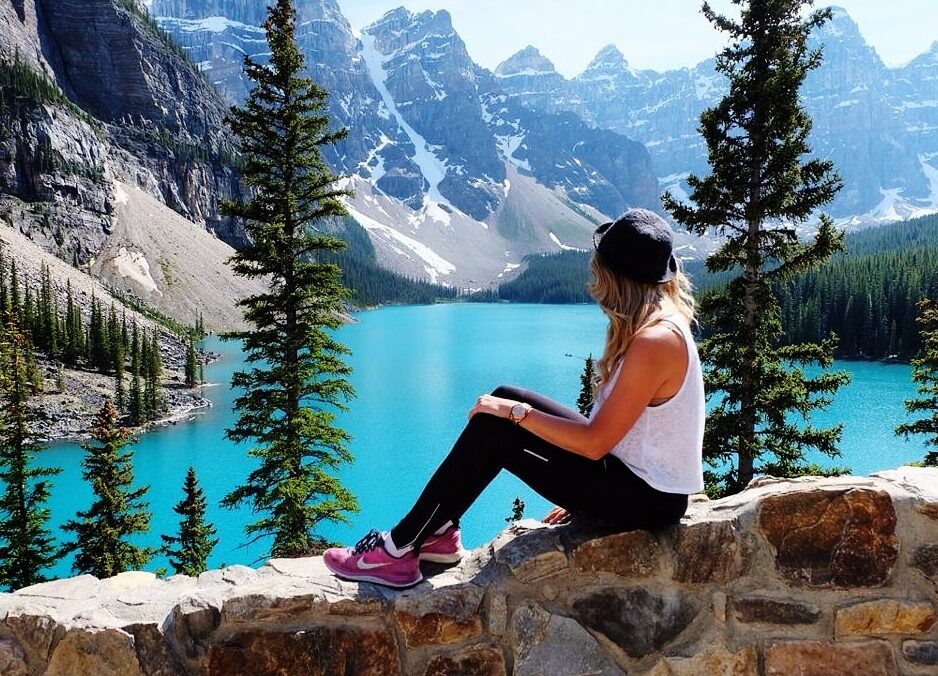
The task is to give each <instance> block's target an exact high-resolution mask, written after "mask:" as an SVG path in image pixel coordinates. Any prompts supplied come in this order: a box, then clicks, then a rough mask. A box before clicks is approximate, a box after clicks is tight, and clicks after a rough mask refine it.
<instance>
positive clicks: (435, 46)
mask: <svg viewBox="0 0 938 676" xmlns="http://www.w3.org/2000/svg"><path fill="white" fill-rule="evenodd" d="M297 10H298V15H297V21H298V26H297V33H298V42H299V44H300V47H301V49H302V50H303V52H304V54H305V56H306V61H307V64H308V67H309V72H310V75H311V76H312V77H313V79H315V80H316V81H317V82H319V83H321V84H322V85H324V86H325V87H326V88H327V89H328V90H329V91H331V92H332V97H331V101H330V112H331V114H332V115H333V116H334V118H335V119H336V122H337V124H341V125H343V126H347V127H349V129H350V134H349V139H348V140H347V141H345V142H344V143H343V144H342V145H341V146H339V147H338V148H337V150H336V152H335V153H334V155H331V156H330V157H329V159H330V161H331V163H332V166H333V167H334V168H335V169H336V170H337V171H341V172H343V173H345V174H346V175H349V176H350V179H349V180H350V183H351V186H352V187H353V188H354V189H355V190H356V193H357V196H356V198H355V199H354V200H353V201H352V202H351V205H350V206H351V209H352V211H353V215H354V216H355V218H356V219H357V220H358V221H359V222H360V223H361V224H362V225H363V226H364V227H366V228H367V229H368V230H369V232H370V234H371V237H372V239H373V241H374V242H375V243H376V245H377V247H378V255H379V260H380V261H381V262H382V263H383V264H385V265H387V266H389V267H391V268H392V269H395V270H398V271H401V272H405V273H407V274H411V275H416V276H420V277H424V278H430V279H435V280H437V281H441V282H445V283H448V284H452V285H456V286H463V287H476V286H483V285H486V284H488V283H491V282H492V281H493V280H496V279H498V278H499V276H500V275H504V274H508V273H510V271H511V270H513V269H515V268H517V267H518V266H519V264H520V263H521V261H522V258H523V257H524V256H525V255H526V254H529V253H535V252H548V251H558V250H561V249H562V248H564V247H571V246H572V247H585V246H587V245H588V243H589V235H590V233H591V232H592V230H593V229H594V228H595V224H596V223H597V222H599V221H600V220H601V219H605V218H606V217H607V215H610V214H618V213H619V212H621V211H622V210H624V209H625V208H626V207H628V206H648V207H651V208H658V185H657V180H656V178H655V174H654V171H653V170H652V165H651V159H650V156H649V155H648V153H647V152H646V151H645V149H644V148H643V147H642V145H641V144H639V143H635V142H633V141H630V140H629V139H628V138H625V137H624V136H622V135H620V134H618V133H614V132H610V131H608V130H600V129H594V128H591V127H589V126H588V125H586V124H584V122H583V121H582V120H581V119H580V118H579V117H577V116H576V115H574V114H570V113H569V112H565V111H558V114H556V115H543V114H540V113H535V112H532V111H531V109H530V108H526V107H524V106H521V105H519V104H517V103H516V102H513V101H509V100H508V98H507V97H506V95H505V92H504V90H503V88H502V82H503V78H502V77H499V76H497V75H495V74H492V73H490V72H489V71H487V70H485V69H483V68H480V67H479V66H478V65H477V64H475V63H474V62H473V61H472V59H471V58H470V57H469V54H468V52H467V50H466V45H465V43H464V42H463V41H462V39H461V38H460V37H459V35H458V33H457V32H456V31H455V30H454V28H453V25H452V20H451V17H450V15H449V13H448V12H445V11H440V12H421V13H412V12H409V11H407V10H405V9H402V8H401V9H396V10H393V11H391V12H388V13H387V14H385V15H384V16H383V17H382V18H381V19H379V20H378V21H376V22H375V23H373V24H372V25H371V26H369V27H367V28H366V29H364V31H363V32H362V35H361V37H360V38H356V37H355V36H354V35H353V34H352V30H351V27H350V26H349V23H348V21H347V20H346V19H345V18H344V17H343V16H342V14H341V12H340V10H339V7H338V5H337V4H336V2H335V0H309V1H306V2H300V3H297ZM150 11H151V13H152V15H153V16H154V17H155V18H156V20H157V21H158V22H159V24H160V25H161V26H162V27H163V28H164V29H166V30H167V31H168V32H169V33H171V34H172V35H173V37H174V38H175V39H176V40H177V41H178V42H179V43H180V44H182V45H183V47H184V48H185V49H186V50H187V52H188V53H189V55H190V56H191V58H192V59H193V60H194V61H196V62H198V63H199V65H200V67H201V68H202V70H203V72H204V73H206V75H207V76H208V77H209V78H210V79H211V80H212V81H213V82H215V83H216V85H217V86H218V87H219V88H220V90H221V91H222V92H224V94H225V96H226V97H228V99H229V100H231V101H232V102H239V101H241V100H242V99H243V98H244V96H245V94H246V87H247V83H245V82H243V80H242V79H241V77H240V75H238V74H237V69H236V68H234V69H233V66H232V64H233V62H238V64H240V60H241V55H242V54H243V53H247V54H250V55H252V56H253V57H254V58H257V59H259V60H263V59H264V57H265V56H266V53H265V52H266V46H265V44H264V42H263V34H262V33H260V32H259V29H258V27H257V26H258V24H259V23H260V21H261V20H262V16H260V15H259V13H257V12H256V11H255V9H254V6H253V5H251V4H249V3H244V2H238V1H236V0H209V1H205V0H153V2H152V4H151V6H150ZM519 69H520V70H523V66H519ZM513 177H514V178H513Z"/></svg>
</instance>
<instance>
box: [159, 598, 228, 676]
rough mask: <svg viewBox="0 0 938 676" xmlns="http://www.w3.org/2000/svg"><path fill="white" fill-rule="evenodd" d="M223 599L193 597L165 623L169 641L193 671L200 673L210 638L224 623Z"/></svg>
mask: <svg viewBox="0 0 938 676" xmlns="http://www.w3.org/2000/svg"><path fill="white" fill-rule="evenodd" d="M221 606H222V603H221V600H219V599H216V598H213V597H211V596H199V595H197V596H193V597H190V598H187V599H185V600H183V601H182V602H181V603H179V604H178V605H176V606H175V607H174V608H173V609H172V611H170V613H169V617H168V618H167V620H166V622H165V624H164V632H165V640H166V642H167V643H169V644H170V645H171V646H173V648H174V652H175V653H176V654H177V655H179V656H180V658H181V659H182V660H183V661H184V663H185V666H186V667H187V668H188V669H189V670H190V671H192V672H196V673H198V672H199V671H201V669H200V667H201V666H202V665H203V663H204V661H205V659H206V656H207V654H208V645H207V644H208V638H209V636H211V635H212V633H214V632H215V630H216V629H218V626H219V624H221Z"/></svg>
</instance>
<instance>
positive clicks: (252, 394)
mask: <svg viewBox="0 0 938 676" xmlns="http://www.w3.org/2000/svg"><path fill="white" fill-rule="evenodd" d="M263 26H264V29H265V31H266V33H267V44H268V47H269V49H270V52H271V56H270V60H269V63H267V64H259V63H257V62H255V61H254V60H252V59H251V58H250V57H246V58H245V60H244V63H245V71H246V73H247V76H248V77H249V78H250V79H251V80H253V81H254V83H255V86H254V88H253V89H252V91H251V93H250V95H249V97H248V100H247V102H246V103H245V105H244V107H242V108H232V109H231V111H230V113H229V115H228V117H227V121H228V123H229V124H230V126H231V128H232V129H233V131H234V133H235V134H236V135H237V136H238V137H239V139H240V141H241V149H242V152H243V155H244V158H245V164H244V169H243V172H242V177H243V179H244V181H245V182H246V183H247V184H248V185H249V186H250V187H251V188H252V191H253V199H252V200H251V201H249V202H245V203H231V202H228V203H226V204H225V205H224V210H225V213H227V214H228V215H231V216H236V217H240V218H243V219H244V220H245V222H246V224H247V225H246V228H247V231H248V234H249V236H250V240H251V243H250V244H249V245H248V246H246V247H244V248H242V249H241V250H239V251H238V252H237V253H236V254H235V255H234V256H233V258H232V265H233V268H234V271H235V272H236V273H237V274H238V275H242V276H245V277H248V278H251V279H267V280H270V282H271V283H270V287H269V290H268V291H267V292H265V293H260V294H257V295H254V296H251V297H249V298H246V299H244V300H242V301H240V303H239V305H240V306H241V307H242V308H244V311H245V314H244V316H245V319H246V320H247V321H248V322H249V323H250V324H251V325H253V328H252V329H250V330H247V331H243V332H239V333H233V334H229V335H228V336H227V338H229V339H238V340H241V341H243V344H244V349H245V352H246V353H247V359H248V363H249V364H250V363H257V362H258V361H263V363H264V364H265V366H264V368H257V367H253V368H250V369H248V370H245V371H240V372H238V373H236V374H235V375H234V377H233V379H232V385H233V386H234V387H235V388H237V389H239V390H241V391H242V392H243V393H244V394H242V395H241V396H240V397H238V399H237V400H236V402H235V405H236V407H237V408H238V410H239V412H240V417H239V419H238V421H237V422H236V424H235V425H234V427H232V428H230V429H228V430H227V436H228V438H230V439H232V440H234V441H247V440H252V441H253V442H254V443H255V445H254V447H253V448H252V449H251V450H250V451H249V454H250V455H251V456H252V457H254V458H257V459H258V466H257V468H256V469H255V470H254V471H252V472H251V473H250V475H249V476H248V477H247V481H246V483H244V484H243V485H241V486H239V487H237V488H235V489H234V490H233V491H232V492H230V493H229V494H228V495H227V496H226V497H225V498H224V501H223V505H225V506H226V507H230V508H234V507H237V506H239V505H241V504H243V503H249V504H250V506H251V508H252V509H253V511H254V512H255V513H257V514H259V515H260V517H259V518H258V520H256V521H254V522H253V523H251V524H249V525H248V526H247V527H246V531H247V534H248V536H249V537H251V538H252V541H255V540H259V539H262V538H265V537H268V536H270V537H272V538H273V543H272V547H271V553H272V555H273V556H300V555H305V554H309V553H315V552H317V551H321V550H322V549H323V548H324V547H325V546H328V543H327V542H326V541H325V540H324V538H323V537H322V536H321V535H319V534H318V533H317V528H318V527H319V525H320V524H321V523H323V522H345V521H347V520H348V517H347V514H348V513H349V512H352V511H357V509H358V504H357V501H356V500H355V498H354V496H353V495H352V494H351V493H350V492H349V491H348V490H347V489H346V488H345V487H344V486H342V485H341V483H340V482H339V480H338V478H337V477H336V476H335V474H334V472H335V471H336V470H338V468H339V466H340V465H341V464H342V463H346V462H350V461H351V459H352V458H351V454H350V453H349V451H348V449H347V442H348V439H349V436H348V434H347V433H346V432H345V431H343V430H342V429H340V428H338V427H337V426H336V425H335V411H336V410H337V409H344V408H345V402H347V401H348V400H349V399H350V398H351V397H352V396H353V390H352V387H351V385H350V384H349V382H348V380H347V376H348V375H349V373H350V371H351V370H350V368H349V367H348V366H347V365H346V364H345V363H344V362H343V361H342V359H341V357H342V355H345V354H348V349H347V348H346V347H344V346H343V345H341V344H340V343H339V342H337V341H336V340H335V339H334V338H333V336H332V335H331V334H330V333H329V331H330V330H335V329H338V328H339V326H340V325H341V314H342V299H343V298H345V297H347V296H348V291H347V289H345V288H344V287H343V286H342V284H341V281H340V275H341V271H340V270H339V268H338V266H336V265H335V264H334V263H331V262H326V261H323V260H322V257H323V256H324V255H325V254H330V253H334V252H337V251H340V250H341V249H342V248H343V247H344V243H343V242H342V241H341V240H339V239H337V238H335V237H332V236H329V235H325V234H322V231H321V229H320V228H319V227H317V226H319V225H320V224H322V223H324V222H326V221H328V220H330V219H337V218H340V217H343V216H345V215H346V213H347V212H346V210H345V208H344V206H343V205H342V203H341V201H340V198H342V197H343V196H345V195H347V194H348V192H347V191H345V190H342V189H339V188H338V186H337V178H336V177H335V176H334V175H332V173H331V172H330V171H329V168H328V167H327V166H326V164H325V162H324V161H323V159H322V156H321V154H320V148H321V147H323V146H330V145H332V144H334V143H335V142H337V141H339V140H341V139H343V138H345V136H346V135H347V131H346V130H342V131H339V132H330V131H328V126H329V124H330V120H329V117H328V114H327V113H326V104H327V98H328V93H327V92H326V91H325V90H323V89H322V88H321V87H319V86H318V85H316V84H315V83H313V82H312V81H310V80H309V79H307V78H305V77H303V76H302V73H303V71H304V69H305V66H304V62H303V56H302V54H301V52H300V51H299V49H298V48H297V45H296V36H295V30H296V14H295V10H294V7H293V3H292V2H291V1H290V0H278V1H277V2H276V3H275V4H273V5H272V6H271V7H270V9H269V13H268V16H267V20H266V21H265V22H264V24H263Z"/></svg>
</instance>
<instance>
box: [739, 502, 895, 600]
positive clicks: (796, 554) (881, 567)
mask: <svg viewBox="0 0 938 676" xmlns="http://www.w3.org/2000/svg"><path fill="white" fill-rule="evenodd" d="M758 525H759V529H760V530H761V532H762V533H763V535H765V537H766V538H767V539H768V541H769V542H771V543H772V545H773V546H774V547H775V550H776V558H775V564H776V569H777V570H778V572H779V573H780V574H781V575H782V576H783V577H784V578H786V579H788V580H790V581H793V582H801V583H805V584H808V585H811V586H827V585H834V586H838V587H869V586H879V585H882V584H884V583H885V582H886V581H887V580H888V579H889V576H890V575H891V573H892V570H893V567H894V565H895V563H896V559H897V558H898V556H899V538H898V537H897V536H896V534H895V530H896V510H895V507H894V506H893V504H892V500H891V499H890V497H889V494H888V493H886V492H885V491H877V490H870V489H865V488H854V489H850V490H846V491H844V490H823V489H812V490H799V491H794V492H790V493H783V494H780V495H771V496H768V497H766V498H764V499H763V501H762V504H761V506H760V509H759V524H758Z"/></svg>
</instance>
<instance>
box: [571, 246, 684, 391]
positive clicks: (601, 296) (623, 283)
mask: <svg viewBox="0 0 938 676" xmlns="http://www.w3.org/2000/svg"><path fill="white" fill-rule="evenodd" d="M590 272H592V273H593V278H592V279H591V280H590V282H589V284H588V285H587V290H588V291H589V293H590V295H591V296H592V297H593V298H594V299H595V300H596V302H597V303H599V306H600V307H601V308H602V310H603V312H605V313H606V316H607V317H608V318H609V328H608V329H607V330H606V345H605V348H604V349H603V355H602V357H601V358H600V359H599V361H598V362H597V364H596V371H597V375H596V381H595V382H594V383H593V394H594V396H595V394H596V391H597V389H598V388H599V387H600V386H601V385H603V384H604V383H606V382H608V380H609V378H610V377H611V376H612V374H613V373H614V372H615V370H616V368H617V367H618V365H619V362H621V361H622V359H623V357H625V353H626V352H627V351H628V349H629V345H630V344H631V342H632V339H633V338H634V337H635V335H636V334H637V333H638V332H639V331H641V330H642V329H644V328H645V327H648V326H651V325H652V324H654V323H656V322H658V321H659V320H660V319H661V318H662V317H663V316H665V315H666V314H670V313H672V312H677V313H678V314H680V315H681V316H682V317H684V319H685V320H686V321H687V323H688V324H691V323H692V322H693V321H694V296H693V294H692V292H693V287H692V286H691V283H690V279H688V278H687V275H685V274H684V271H683V270H682V269H681V265H680V262H678V269H677V272H676V273H675V275H674V277H673V278H672V279H671V280H670V281H668V282H664V283H663V284H646V283H643V282H636V281H633V280H631V279H629V278H628V277H625V276H623V275H621V274H618V273H616V272H613V271H612V270H610V269H609V268H608V267H606V266H605V265H603V263H602V262H601V261H600V260H599V257H598V256H597V255H596V254H595V253H594V254H593V257H592V258H591V259H590Z"/></svg>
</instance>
